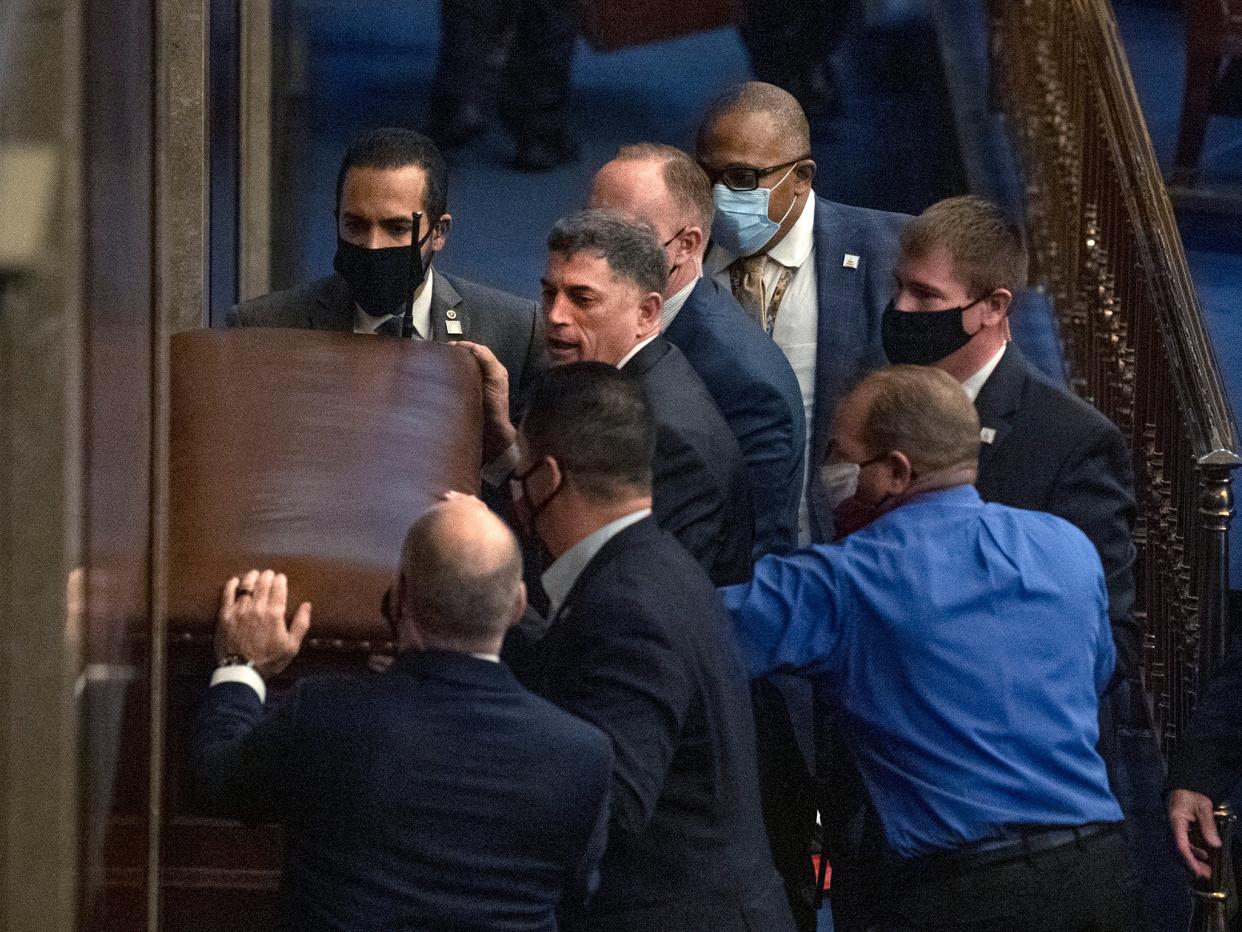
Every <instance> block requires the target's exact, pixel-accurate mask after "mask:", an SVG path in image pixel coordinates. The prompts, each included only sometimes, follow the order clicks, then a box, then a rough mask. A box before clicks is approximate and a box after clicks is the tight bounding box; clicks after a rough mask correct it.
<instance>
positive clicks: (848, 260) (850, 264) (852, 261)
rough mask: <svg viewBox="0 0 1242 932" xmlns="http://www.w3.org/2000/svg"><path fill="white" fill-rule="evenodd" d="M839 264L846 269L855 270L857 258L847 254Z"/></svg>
mask: <svg viewBox="0 0 1242 932" xmlns="http://www.w3.org/2000/svg"><path fill="white" fill-rule="evenodd" d="M841 264H842V265H843V266H845V268H847V269H856V268H858V256H852V255H850V254H849V253H848V252H847V253H846V254H845V258H844V259H842V260H841Z"/></svg>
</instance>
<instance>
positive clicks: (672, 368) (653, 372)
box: [624, 337, 754, 586]
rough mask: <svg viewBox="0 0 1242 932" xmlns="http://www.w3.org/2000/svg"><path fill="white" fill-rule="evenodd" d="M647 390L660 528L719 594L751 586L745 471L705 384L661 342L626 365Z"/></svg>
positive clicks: (750, 525) (750, 528)
mask: <svg viewBox="0 0 1242 932" xmlns="http://www.w3.org/2000/svg"><path fill="white" fill-rule="evenodd" d="M624 371H625V372H626V373H628V374H630V375H631V376H633V377H634V378H637V379H639V380H640V381H641V382H642V383H643V387H644V389H646V392H647V398H648V399H649V401H650V402H651V408H652V413H653V415H654V417H655V426H656V449H655V458H654V459H653V460H652V464H651V471H652V477H651V487H652V497H653V505H652V510H653V511H654V512H655V518H656V522H657V523H658V524H659V525H660V527H662V528H664V530H666V531H668V532H669V533H670V534H672V535H673V536H674V537H676V538H677V539H678V540H679V541H681V544H682V546H684V547H685V548H686V549H687V550H688V551H690V554H691V556H693V557H694V558H695V559H696V560H698V561H699V563H700V564H702V565H703V567H704V568H705V569H706V570H707V572H708V575H710V576H711V578H712V581H713V582H715V583H716V585H718V586H725V585H729V584H731V583H736V582H745V581H746V580H747V579H749V578H750V565H751V564H750V551H751V539H752V536H753V533H754V521H753V519H752V518H751V510H750V491H749V489H748V487H747V484H746V464H745V461H744V460H743V459H742V451H741V450H740V449H739V448H738V445H737V439H736V438H735V437H734V436H733V433H732V432H731V431H730V430H729V425H728V424H726V423H725V420H724V418H723V417H722V416H721V414H720V411H719V409H717V407H716V403H715V402H714V401H712V396H711V395H710V394H709V393H708V391H707V388H706V386H704V384H703V381H702V379H700V378H699V377H698V375H696V374H695V372H694V369H692V368H691V367H690V364H689V363H688V362H686V358H685V357H684V356H682V354H681V352H680V350H678V349H677V347H675V346H673V345H672V344H671V343H669V342H668V341H667V340H666V339H664V338H663V337H656V338H655V339H654V340H652V341H651V342H650V343H648V344H647V345H646V346H644V347H643V348H642V349H641V350H639V351H638V354H637V355H635V356H634V358H633V359H631V360H630V361H629V362H627V363H626V364H625V370H624Z"/></svg>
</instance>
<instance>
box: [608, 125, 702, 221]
mask: <svg viewBox="0 0 1242 932" xmlns="http://www.w3.org/2000/svg"><path fill="white" fill-rule="evenodd" d="M590 206H592V207H611V208H613V209H614V210H620V211H623V212H625V213H629V214H633V215H635V216H637V217H638V218H639V219H641V220H646V221H647V222H648V223H650V224H651V225H652V226H653V227H655V228H656V231H657V232H658V233H660V234H661V236H660V241H661V242H664V241H665V240H667V239H668V238H669V237H670V236H672V235H673V234H674V233H676V232H677V231H678V230H681V229H682V228H684V227H687V226H697V227H699V228H700V229H702V230H708V229H710V228H711V224H712V214H713V213H714V212H715V209H716V207H715V204H714V203H713V202H712V186H711V184H710V183H709V182H708V180H707V175H705V174H704V173H703V169H701V168H699V166H698V165H696V164H695V163H694V160H693V159H692V158H690V156H688V155H686V153H684V152H682V151H681V150H680V149H677V148H674V147H673V146H666V145H661V144H659V143H651V142H645V143H638V144H636V145H629V146H623V147H622V148H621V149H620V151H619V152H617V157H616V158H614V159H613V160H612V161H611V162H607V163H605V164H604V166H603V167H602V168H601V169H600V170H599V171H598V172H596V173H595V181H594V183H593V184H592V187H591V202H590ZM666 228H668V230H667V232H665V230H666Z"/></svg>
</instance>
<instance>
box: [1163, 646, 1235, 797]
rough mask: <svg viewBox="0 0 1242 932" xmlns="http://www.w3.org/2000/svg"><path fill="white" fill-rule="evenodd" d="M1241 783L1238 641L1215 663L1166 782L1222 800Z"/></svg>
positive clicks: (1173, 787) (1168, 786) (1174, 757)
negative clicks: (1217, 664) (1215, 667)
mask: <svg viewBox="0 0 1242 932" xmlns="http://www.w3.org/2000/svg"><path fill="white" fill-rule="evenodd" d="M1239 783H1242V641H1235V642H1234V646H1233V649H1232V650H1230V651H1229V653H1228V654H1226V655H1225V659H1224V660H1223V661H1222V662H1221V665H1220V667H1218V668H1217V670H1216V673H1215V675H1214V676H1213V677H1212V679H1211V680H1210V681H1209V682H1208V687H1207V689H1206V690H1205V691H1204V693H1203V695H1202V697H1201V698H1200V699H1199V705H1198V706H1197V707H1196V708H1195V711H1194V714H1193V715H1192V716H1191V718H1190V727H1189V728H1188V729H1187V733H1186V734H1185V735H1183V737H1182V741H1181V743H1180V744H1179V745H1178V748H1177V751H1176V753H1175V754H1174V755H1173V759H1172V760H1171V761H1170V762H1169V779H1168V783H1167V784H1166V786H1167V788H1168V789H1170V790H1173V789H1183V790H1193V791H1194V792H1196V793H1202V794H1203V795H1204V796H1207V797H1208V798H1209V799H1211V800H1212V802H1214V803H1219V802H1223V801H1224V800H1226V799H1228V798H1229V796H1230V794H1231V793H1232V792H1233V791H1234V789H1236V788H1237V786H1238V784H1239Z"/></svg>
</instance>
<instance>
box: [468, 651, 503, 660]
mask: <svg viewBox="0 0 1242 932" xmlns="http://www.w3.org/2000/svg"><path fill="white" fill-rule="evenodd" d="M470 656H471V657H478V658H479V659H480V660H490V661H491V662H492V663H500V655H499V654H476V653H475V652H474V651H471V652H470Z"/></svg>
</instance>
